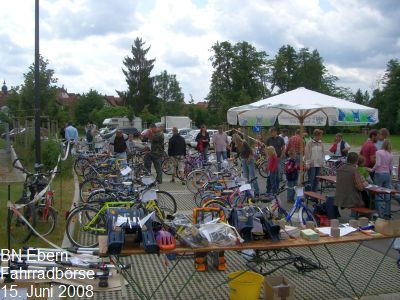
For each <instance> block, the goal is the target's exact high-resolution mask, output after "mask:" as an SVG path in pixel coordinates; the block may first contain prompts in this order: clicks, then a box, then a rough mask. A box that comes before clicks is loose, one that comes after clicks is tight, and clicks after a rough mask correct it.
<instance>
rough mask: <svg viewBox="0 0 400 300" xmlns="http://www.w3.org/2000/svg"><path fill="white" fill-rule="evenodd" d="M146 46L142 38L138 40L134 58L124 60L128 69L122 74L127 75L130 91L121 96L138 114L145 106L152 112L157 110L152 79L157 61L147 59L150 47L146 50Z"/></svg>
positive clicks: (123, 70)
mask: <svg viewBox="0 0 400 300" xmlns="http://www.w3.org/2000/svg"><path fill="white" fill-rule="evenodd" d="M144 44H145V42H143V41H142V39H141V38H136V39H135V41H134V45H133V46H132V49H131V53H132V57H129V56H126V57H125V58H124V60H123V64H124V66H125V67H126V69H122V72H123V73H124V75H125V78H126V79H125V80H126V83H127V84H128V90H127V91H126V92H120V91H118V94H119V96H120V97H122V98H123V99H125V104H126V105H127V106H129V107H130V108H131V109H132V110H133V111H134V112H136V113H139V112H141V111H142V110H143V109H144V107H145V105H148V109H149V110H150V111H151V112H155V111H156V109H157V103H156V101H155V98H154V90H153V79H152V77H150V74H151V71H152V70H153V67H154V62H155V59H149V60H148V59H146V55H147V53H148V52H149V50H150V47H148V48H144Z"/></svg>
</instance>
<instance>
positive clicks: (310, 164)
mask: <svg viewBox="0 0 400 300" xmlns="http://www.w3.org/2000/svg"><path fill="white" fill-rule="evenodd" d="M322 132H323V131H322V130H320V129H315V130H314V136H313V138H312V139H311V140H310V141H309V142H308V143H307V145H306V148H305V152H304V159H305V162H306V170H307V174H308V180H309V182H310V185H311V191H313V192H316V191H317V187H318V180H317V176H318V174H319V172H320V169H321V167H322V166H323V165H324V153H325V150H324V144H323V143H322V140H321V137H322Z"/></svg>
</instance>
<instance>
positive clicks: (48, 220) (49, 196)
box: [10, 159, 57, 243]
mask: <svg viewBox="0 0 400 300" xmlns="http://www.w3.org/2000/svg"><path fill="white" fill-rule="evenodd" d="M19 160H20V159H16V160H14V162H13V164H12V165H13V167H14V168H16V169H18V170H20V171H21V172H23V173H24V174H26V179H25V181H24V185H23V189H22V196H21V198H20V199H19V200H18V201H17V202H16V204H27V205H25V206H24V207H23V208H22V209H21V210H22V211H21V212H19V213H20V214H21V215H22V216H23V217H24V218H25V219H26V220H27V221H28V222H29V223H30V225H31V226H32V227H33V228H34V229H35V231H36V232H37V233H38V234H39V235H41V236H46V235H49V234H51V233H52V232H53V231H54V228H55V226H56V222H57V211H56V210H55V209H54V207H53V205H54V192H53V191H52V190H51V188H49V190H48V191H47V192H46V193H45V194H44V195H43V196H42V197H41V198H40V199H39V200H38V201H37V202H35V203H30V202H31V201H32V200H34V199H35V197H36V195H37V194H39V193H40V192H42V190H43V189H45V188H46V187H47V185H48V179H47V178H46V176H50V175H51V174H53V173H52V172H48V173H42V172H41V170H42V168H43V165H37V164H35V172H34V173H31V172H29V171H28V170H27V169H25V168H21V167H18V166H17V165H16V163H17V161H19ZM19 213H18V212H16V211H11V223H10V235H11V238H12V239H13V240H14V241H17V242H20V243H25V242H26V241H28V240H29V238H30V237H31V236H32V235H33V230H32V228H31V227H30V226H29V225H28V224H26V223H25V222H24V220H22V218H20V217H19Z"/></svg>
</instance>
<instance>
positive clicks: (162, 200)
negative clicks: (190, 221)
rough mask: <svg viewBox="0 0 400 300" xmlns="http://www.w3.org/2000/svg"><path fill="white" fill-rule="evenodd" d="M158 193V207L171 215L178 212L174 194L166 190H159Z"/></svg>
mask: <svg viewBox="0 0 400 300" xmlns="http://www.w3.org/2000/svg"><path fill="white" fill-rule="evenodd" d="M156 193H157V205H158V207H159V208H160V209H161V210H163V211H166V212H167V213H169V214H171V215H172V214H174V213H176V210H177V206H176V200H175V198H174V196H172V195H171V194H170V193H168V192H166V191H157V192H156Z"/></svg>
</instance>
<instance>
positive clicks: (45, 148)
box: [42, 140, 60, 170]
mask: <svg viewBox="0 0 400 300" xmlns="http://www.w3.org/2000/svg"><path fill="white" fill-rule="evenodd" d="M59 155H60V145H59V143H58V142H57V141H55V140H47V141H43V142H42V162H43V165H44V167H45V169H47V170H51V169H53V168H54V167H55V166H56V164H57V159H58V156H59Z"/></svg>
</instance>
